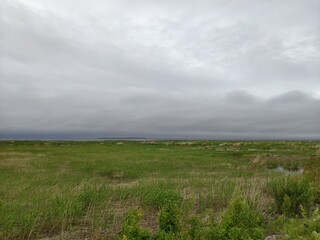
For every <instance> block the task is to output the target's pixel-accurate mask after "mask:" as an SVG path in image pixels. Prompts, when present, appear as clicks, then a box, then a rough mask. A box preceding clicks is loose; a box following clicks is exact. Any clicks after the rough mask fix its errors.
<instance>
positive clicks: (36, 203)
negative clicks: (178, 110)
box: [0, 141, 320, 239]
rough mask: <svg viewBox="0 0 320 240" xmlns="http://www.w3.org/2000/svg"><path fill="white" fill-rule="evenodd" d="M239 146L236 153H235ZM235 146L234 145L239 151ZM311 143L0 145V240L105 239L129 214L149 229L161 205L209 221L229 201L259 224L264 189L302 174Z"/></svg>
mask: <svg viewBox="0 0 320 240" xmlns="http://www.w3.org/2000/svg"><path fill="white" fill-rule="evenodd" d="M238 143H240V144H238ZM239 145H240V146H239ZM319 146H320V142H319V141H318V142H317V141H0V239H39V238H43V237H52V236H58V235H63V234H66V233H75V232H80V233H79V234H84V235H86V236H89V237H90V238H91V239H109V238H111V239H112V238H113V237H114V236H115V234H117V233H118V232H119V231H120V230H121V224H122V221H123V219H124V217H125V215H126V213H127V212H128V210H129V209H132V208H134V207H141V208H142V209H143V211H144V219H143V220H142V224H144V225H145V226H146V227H150V228H151V229H154V228H155V225H156V221H157V219H156V216H155V213H156V212H157V211H158V210H159V209H160V208H161V206H162V205H163V204H164V202H165V201H166V200H167V199H170V200H172V201H175V202H177V203H178V204H179V207H181V208H182V209H183V211H184V212H185V214H186V216H188V215H190V214H195V215H197V216H200V217H201V218H207V217H208V215H209V211H214V212H215V213H216V217H217V218H219V215H220V214H221V212H223V211H224V209H225V208H226V206H227V204H228V202H229V201H230V200H231V199H233V198H234V197H235V196H236V195H237V193H239V192H241V193H242V194H243V195H244V197H245V198H246V199H248V200H250V201H252V202H254V203H255V204H256V205H257V209H258V210H259V211H260V212H261V213H262V214H264V216H265V217H266V218H267V219H268V218H269V217H270V216H269V210H270V208H271V206H272V204H273V200H272V197H271V195H270V193H269V192H268V190H267V189H268V183H269V182H270V181H272V180H274V179H278V178H280V177H282V176H283V175H284V174H287V173H283V172H277V171H275V170H274V169H273V168H275V167H277V166H283V167H284V168H286V169H289V170H290V169H293V170H294V169H296V168H299V167H303V166H304V164H305V162H306V161H307V160H309V158H310V156H311V155H313V154H315V153H316V152H317V151H319V150H318V149H319Z"/></svg>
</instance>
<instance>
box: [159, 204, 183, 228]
mask: <svg viewBox="0 0 320 240" xmlns="http://www.w3.org/2000/svg"><path fill="white" fill-rule="evenodd" d="M180 212H181V210H180V209H179V208H178V206H177V204H176V203H174V202H172V201H170V200H169V201H167V202H166V203H165V204H164V205H163V207H162V208H161V210H160V212H159V216H158V220H159V227H160V231H164V232H166V233H169V232H173V233H175V232H178V231H179V230H180V222H181V216H180Z"/></svg>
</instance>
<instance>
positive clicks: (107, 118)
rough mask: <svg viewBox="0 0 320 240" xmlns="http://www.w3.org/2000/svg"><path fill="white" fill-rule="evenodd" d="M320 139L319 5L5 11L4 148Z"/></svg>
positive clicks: (0, 24)
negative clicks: (8, 141)
mask: <svg viewBox="0 0 320 240" xmlns="http://www.w3.org/2000/svg"><path fill="white" fill-rule="evenodd" d="M95 137H153V138H156V137H159V138H214V139H219V138H222V139H228V138H230V139H242V138H245V139H246V138H252V139H280V138H281V139H287V138H289V139H296V138H298V139H320V1H319V0H303V1H301V0H281V1H279V0H268V1H262V0H208V1H205V0H197V1H196V0H193V1H191V0H184V1H177V0H170V1H169V0H162V1H160V0H159V1H157V0H154V1H150V0H135V1H132V0H127V1H124V0H119V1H111V0H110V1H109V0H94V1H92V0H90V1H89V0H78V1H73V0H20V1H19V0H2V1H1V2H0V138H2V139H4V138H26V139H28V138H95Z"/></svg>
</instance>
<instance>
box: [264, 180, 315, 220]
mask: <svg viewBox="0 0 320 240" xmlns="http://www.w3.org/2000/svg"><path fill="white" fill-rule="evenodd" d="M270 189H271V194H272V196H273V198H274V200H275V208H276V212H277V213H279V214H284V215H286V216H288V217H294V216H296V215H300V216H301V211H300V210H301V208H300V205H301V206H302V207H303V208H304V209H306V211H307V212H309V211H310V208H311V206H312V204H313V202H314V188H313V185H312V183H311V182H310V181H309V180H308V179H307V178H305V177H303V176H287V177H285V178H281V179H277V180H274V181H273V182H271V183H270Z"/></svg>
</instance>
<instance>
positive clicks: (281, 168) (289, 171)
mask: <svg viewBox="0 0 320 240" xmlns="http://www.w3.org/2000/svg"><path fill="white" fill-rule="evenodd" d="M274 170H275V171H277V172H282V173H290V174H302V173H303V172H304V169H303V167H299V168H297V169H287V168H285V167H282V166H278V167H276V168H274Z"/></svg>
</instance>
